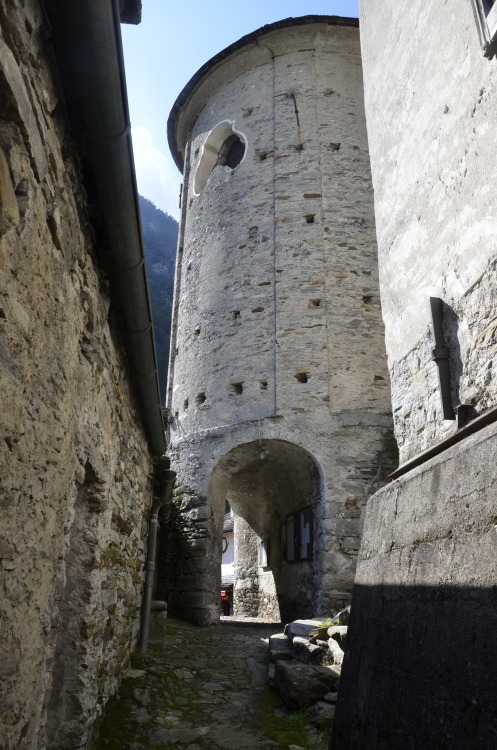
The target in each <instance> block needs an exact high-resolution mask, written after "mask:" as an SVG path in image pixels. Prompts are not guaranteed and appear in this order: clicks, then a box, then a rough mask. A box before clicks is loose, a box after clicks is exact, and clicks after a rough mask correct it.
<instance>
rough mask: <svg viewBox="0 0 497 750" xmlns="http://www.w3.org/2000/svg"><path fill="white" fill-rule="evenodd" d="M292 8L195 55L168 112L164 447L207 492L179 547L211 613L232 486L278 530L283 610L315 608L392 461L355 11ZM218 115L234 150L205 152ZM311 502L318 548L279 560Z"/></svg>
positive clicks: (197, 497) (182, 480)
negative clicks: (310, 14) (279, 19)
mask: <svg viewBox="0 0 497 750" xmlns="http://www.w3.org/2000/svg"><path fill="white" fill-rule="evenodd" d="M295 23H296V25H289V27H288V28H277V29H275V30H274V29H273V30H269V31H268V30H267V29H265V30H264V33H260V32H256V35H257V33H259V34H260V38H258V39H257V41H254V40H253V39H251V40H250V41H249V42H247V43H246V44H240V45H238V46H237V48H236V49H235V50H233V52H232V53H231V54H226V55H224V58H223V59H222V60H221V61H220V62H218V63H217V64H215V65H212V66H211V67H210V69H209V70H208V71H207V72H206V71H205V70H204V72H203V76H202V79H201V81H200V82H199V81H196V85H195V86H194V85H193V84H192V87H191V93H190V94H189V97H188V98H187V99H186V101H185V100H184V99H183V100H182V105H181V108H180V110H178V113H177V116H176V115H174V117H176V119H175V120H174V117H173V120H174V121H173V123H172V124H171V123H170V127H172V130H173V131H174V132H175V133H176V136H175V140H174V143H173V146H174V147H175V148H176V150H178V149H179V150H180V151H182V152H183V153H184V154H185V165H184V169H185V183H184V188H183V194H182V195H183V198H182V212H183V216H182V224H181V228H180V241H179V252H178V261H177V271H176V292H175V299H176V302H175V314H174V321H173V334H172V340H173V345H172V349H171V371H170V377H169V394H168V406H169V408H170V410H171V415H172V419H173V421H172V425H171V456H172V466H173V468H174V469H175V470H176V471H177V472H178V484H179V485H180V487H184V488H185V494H184V498H188V500H186V499H185V500H181V503H182V506H181V507H182V511H181V512H183V513H184V516H185V519H186V518H191V514H192V513H193V512H194V513H197V512H198V510H199V508H198V506H200V507H201V508H202V515H201V516H199V517H198V521H195V524H196V530H195V532H194V531H193V529H192V528H191V527H189V531H188V535H189V536H190V539H191V544H192V548H193V546H195V547H197V544H198V541H196V540H195V536H196V534H201V535H202V544H203V545H205V547H204V549H203V551H202V553H200V552H199V553H198V554H197V553H195V562H193V561H192V559H191V555H189V557H190V560H189V561H188V562H187V561H185V566H186V567H190V566H191V565H196V566H197V574H196V575H195V576H193V578H194V579H195V587H196V588H197V591H198V596H197V602H202V605H201V606H202V608H204V614H205V612H206V611H207V610H209V611H210V615H209V617H213V618H215V617H216V616H217V611H218V606H217V603H216V602H215V601H214V600H213V601H212V603H211V604H210V605H208V604H207V601H208V598H209V595H210V596H211V597H215V596H216V588H215V586H216V583H215V580H216V579H215V578H212V579H210V580H209V577H210V576H211V573H212V571H211V567H212V566H213V565H214V563H213V561H217V560H218V559H219V550H218V541H217V539H218V529H219V525H220V523H221V522H222V513H223V512H224V503H225V500H226V497H228V500H229V502H230V505H231V506H232V508H233V509H234V511H235V513H237V514H238V515H241V516H242V517H243V518H245V519H246V520H247V521H248V523H249V524H250V525H251V527H252V528H253V529H254V530H255V532H256V535H257V537H259V538H260V539H262V538H264V536H265V535H267V536H268V537H270V538H271V543H272V545H273V551H274V554H273V556H272V557H273V562H272V567H273V570H272V572H273V574H274V579H275V581H276V587H277V589H278V595H279V597H280V599H281V600H283V599H284V600H285V602H286V604H285V607H284V608H283V609H282V616H283V617H285V616H286V617H288V616H289V617H292V614H293V616H294V617H295V616H297V615H299V614H304V611H305V613H306V614H308V613H311V614H312V611H316V612H317V611H322V612H324V613H326V612H328V611H329V610H330V608H332V607H336V606H342V605H343V604H345V603H347V602H348V600H349V598H350V591H351V586H352V581H353V575H354V565H355V559H356V556H357V550H358V546H359V542H358V539H359V534H360V516H361V508H362V506H363V503H364V501H365V497H366V496H367V495H368V493H369V492H370V491H371V487H372V486H373V485H374V484H375V482H377V481H378V480H379V478H380V475H381V474H382V471H384V469H385V463H384V458H382V455H383V453H384V447H385V434H386V433H387V432H388V430H389V427H390V423H391V417H390V413H389V412H390V400H389V387H388V375H387V369H386V359H385V354H384V344H383V332H382V321H381V310H380V305H379V293H378V281H377V267H376V248H375V239H374V223H373V213H372V191H371V184H370V179H369V159H368V150H367V142H366V131H365V122H364V112H363V92H362V80H361V64H360V50H359V43H358V42H359V40H358V30H357V28H355V26H354V25H353V23H354V21H353V19H351V22H349V23H348V24H345V23H344V24H343V25H342V26H340V27H337V26H335V25H333V23H331V22H330V23H326V22H322V23H314V24H312V23H307V24H302V25H299V24H298V21H296V22H295ZM221 131H222V132H224V133H225V134H226V135H227V134H228V133H231V134H235V135H236V133H238V134H239V138H240V139H241V140H243V142H244V144H245V153H244V156H243V160H242V161H241V163H240V164H239V165H238V166H236V168H229V167H227V166H221V165H219V166H216V167H214V166H213V165H214V164H215V161H216V158H217V157H218V156H219V153H218V152H220V147H221V145H222V144H221V143H218V142H217V141H216V139H217V138H218V136H219V133H220V132H221ZM230 137H231V136H230ZM216 143H217V145H216ZM214 146H215V147H216V148H217V149H218V152H216V153H215V154H214V157H212V153H213V151H212V149H213V148H214ZM214 150H215V149H214ZM207 157H209V159H212V158H213V161H212V164H211V168H212V172H211V173H210V175H208V179H207V181H206V171H205V170H206V166H205V165H206V163H207V162H206V159H207ZM260 441H262V443H263V444H264V445H265V447H266V449H267V455H266V457H265V458H264V459H263V460H261V459H260V457H259V453H260ZM382 462H383V469H382V468H380V465H381V464H382ZM264 467H265V468H264ZM311 478H312V481H311ZM305 506H312V511H313V530H314V552H313V559H312V560H311V561H308V560H307V561H305V562H304V561H302V562H291V563H289V564H287V561H286V559H285V550H284V545H283V544H281V538H282V536H283V529H284V528H285V524H286V518H287V516H288V514H291V513H293V512H294V511H297V510H299V509H300V508H303V507H305ZM179 527H181V522H180V523H179ZM180 533H181V532H180ZM182 543H184V545H185V551H186V550H188V541H187V539H186V536H184V537H182ZM215 564H218V563H217V562H216V563H215ZM182 567H183V563H181V562H180V563H179V570H180V571H181V568H182ZM277 579H278V580H277ZM191 580H192V575H191V570H190V573H189V576H188V578H185V579H184V581H183V582H182V574H181V572H179V574H178V576H177V578H176V581H175V582H174V583H173V584H172V589H171V590H173V589H174V590H176V591H177V592H178V597H177V598H176V603H177V604H178V606H180V607H181V608H182V611H183V612H186V609H185V608H184V607H183V605H182V604H181V601H184V600H185V597H182V596H181V595H180V594H179V592H180V591H184V592H185V596H186V598H188V600H189V601H191V597H192V593H193V592H192V589H191V588H189V587H188V585H187V581H188V582H191ZM278 581H279V582H278ZM209 592H210V594H209ZM281 603H282V602H281V601H280V605H281ZM301 610H302V612H301ZM309 610H311V612H309ZM194 611H195V613H196V616H198V615H199V609H198V607H192V609H191V610H190V613H189V616H193V613H194ZM206 617H207V615H206ZM202 619H204V616H203V615H202ZM207 619H209V618H207Z"/></svg>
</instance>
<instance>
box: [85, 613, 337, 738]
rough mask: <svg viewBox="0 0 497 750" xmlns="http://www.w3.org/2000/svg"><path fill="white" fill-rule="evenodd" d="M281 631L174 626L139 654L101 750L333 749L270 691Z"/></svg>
mask: <svg viewBox="0 0 497 750" xmlns="http://www.w3.org/2000/svg"><path fill="white" fill-rule="evenodd" d="M279 629H280V627H279V626H278V625H268V624H265V625H259V624H257V625H256V624H249V623H234V622H222V623H221V624H220V625H219V626H217V627H213V628H196V627H194V626H193V625H188V624H185V623H180V622H178V621H174V620H169V621H168V626H167V636H166V638H165V639H164V641H163V642H162V643H161V644H160V646H157V645H156V647H154V648H151V649H150V650H149V651H148V652H147V653H146V654H140V653H138V654H136V655H135V658H134V659H133V668H132V669H130V670H129V673H128V675H127V676H126V678H125V679H124V681H123V684H122V687H121V691H120V694H119V696H118V697H117V698H116V699H114V700H113V701H111V703H110V705H109V707H108V710H107V714H106V719H105V721H104V724H103V725H102V728H101V732H100V735H99V737H98V738H97V740H96V744H95V750H143V749H144V748H154V749H155V750H289V749H290V748H291V749H292V750H300V748H303V749H305V750H311V749H312V750H325V749H326V748H327V747H328V736H327V733H323V732H318V731H317V730H316V729H313V728H310V727H309V726H307V721H306V716H305V714H292V713H291V712H289V711H287V710H286V709H285V708H284V707H283V706H282V704H281V702H280V700H279V698H278V697H277V696H276V694H275V693H274V692H273V691H272V690H271V689H270V688H269V687H268V684H267V668H266V657H267V638H268V637H269V635H271V634H272V633H275V632H278V631H279Z"/></svg>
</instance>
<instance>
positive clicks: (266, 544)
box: [259, 539, 271, 568]
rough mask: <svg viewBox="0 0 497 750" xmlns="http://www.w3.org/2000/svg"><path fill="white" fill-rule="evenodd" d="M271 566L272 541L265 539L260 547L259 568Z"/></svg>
mask: <svg viewBox="0 0 497 750" xmlns="http://www.w3.org/2000/svg"><path fill="white" fill-rule="evenodd" d="M270 564H271V539H263V540H262V541H261V543H260V545H259V566H260V567H261V568H269V566H270Z"/></svg>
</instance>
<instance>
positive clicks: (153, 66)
mask: <svg viewBox="0 0 497 750" xmlns="http://www.w3.org/2000/svg"><path fill="white" fill-rule="evenodd" d="M309 14H319V15H337V16H355V17H357V15H358V9H357V0H327V1H325V0H265V1H264V0H249V1H248V2H247V3H244V4H240V3H237V4H234V3H232V2H230V3H228V2H225V0H218V2H216V3H207V2H205V0H188V2H183V3H181V2H175V3H169V2H167V0H143V16H142V22H141V24H140V25H139V26H127V25H122V26H121V29H122V35H123V45H124V59H125V66H126V80H127V86H128V99H129V107H130V113H131V124H132V127H133V146H134V152H135V164H136V173H137V179H138V189H139V191H140V193H141V194H142V195H144V196H145V197H146V198H149V199H150V200H151V201H152V202H153V203H155V205H156V206H157V207H158V208H161V209H162V210H163V211H166V212H167V213H169V214H170V215H171V216H174V217H175V218H178V215H179V211H178V193H179V185H180V182H181V176H180V174H179V173H178V170H177V169H176V167H175V165H174V162H173V160H172V159H171V156H170V154H169V147H168V145H167V134H166V122H167V117H168V115H169V112H170V110H171V107H172V105H173V103H174V101H175V99H176V97H177V96H178V94H179V93H180V91H181V89H182V88H183V87H184V86H185V84H186V83H187V82H188V81H189V79H190V78H191V77H192V75H193V74H194V73H195V72H196V71H197V70H198V69H199V68H200V67H201V66H202V65H203V64H204V63H205V62H207V60H209V59H210V58H211V57H213V56H214V55H215V54H216V53H217V52H219V51H220V50H222V49H224V48H225V47H227V46H228V45H230V44H232V43H233V42H235V41H236V40H237V39H239V38H240V37H242V36H244V35H245V34H248V33H249V32H251V31H254V30H255V29H258V28H259V27H260V26H264V24H266V23H273V22H274V21H280V20H281V19H283V18H289V17H290V16H305V15H309Z"/></svg>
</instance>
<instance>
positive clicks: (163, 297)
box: [140, 195, 178, 403]
mask: <svg viewBox="0 0 497 750" xmlns="http://www.w3.org/2000/svg"><path fill="white" fill-rule="evenodd" d="M140 212H141V222H142V233H143V243H144V246H145V260H146V264H147V275H148V284H149V289H150V302H151V305H152V317H153V321H154V330H155V347H156V349H157V363H158V368H159V383H160V390H161V401H162V403H164V399H165V394H166V378H167V364H168V359H169V338H170V331H171V308H172V303H173V286H174V265H175V258H176V242H177V239H178V222H177V221H176V219H173V218H172V216H169V214H166V213H164V212H163V211H161V210H160V209H158V208H156V206H154V204H153V203H152V202H151V201H149V200H148V199H147V198H144V197H143V196H141V195H140Z"/></svg>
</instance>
